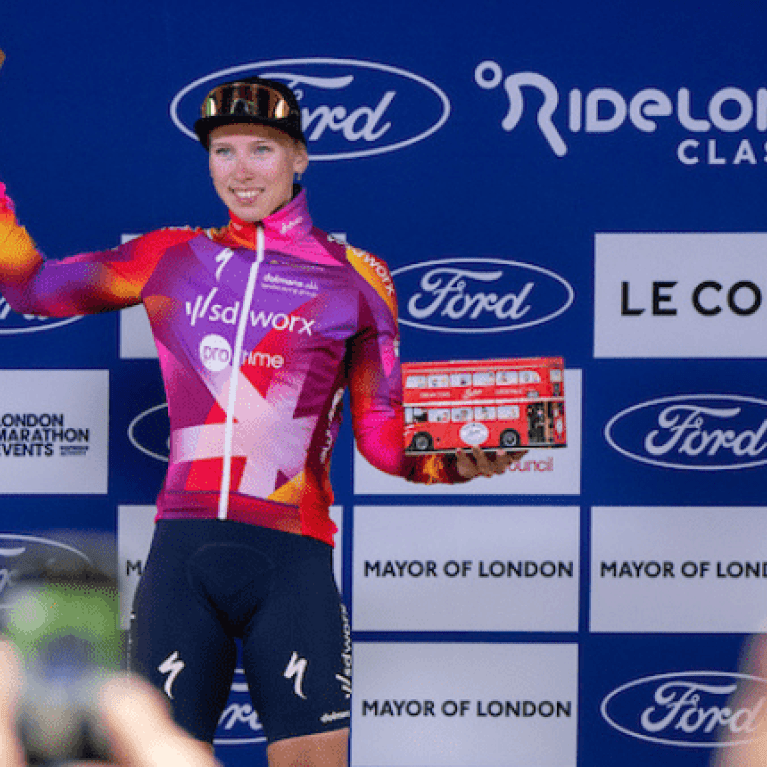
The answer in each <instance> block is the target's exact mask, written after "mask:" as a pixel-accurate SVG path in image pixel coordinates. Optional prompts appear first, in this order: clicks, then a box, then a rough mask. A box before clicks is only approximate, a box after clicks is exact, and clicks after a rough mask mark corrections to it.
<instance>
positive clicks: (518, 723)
mask: <svg viewBox="0 0 767 767" xmlns="http://www.w3.org/2000/svg"><path fill="white" fill-rule="evenodd" d="M354 652H355V656H354V696H353V699H352V706H353V708H352V764H353V765H354V767H380V766H381V765H386V767H413V766H414V765H417V766H418V767H453V766H456V767H457V766H460V767H464V766H465V765H472V767H571V766H572V767H574V765H575V764H576V733H577V720H578V712H577V702H578V648H577V645H572V644H549V645H534V644H447V643H445V644H443V643H439V644H406V643H403V644H385V643H382V644H368V643H364V642H357V643H356V644H355V649H354Z"/></svg>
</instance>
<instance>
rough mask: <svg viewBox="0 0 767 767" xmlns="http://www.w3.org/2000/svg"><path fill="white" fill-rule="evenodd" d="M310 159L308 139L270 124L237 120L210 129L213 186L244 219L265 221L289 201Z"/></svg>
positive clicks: (232, 209)
mask: <svg viewBox="0 0 767 767" xmlns="http://www.w3.org/2000/svg"><path fill="white" fill-rule="evenodd" d="M308 162H309V157H308V155H307V152H306V148H305V147H304V146H303V144H301V143H300V142H298V141H295V140H294V139H292V138H291V137H290V136H288V135H287V134H285V133H283V132H282V131H280V130H277V129H276V128H272V127H269V126H267V125H253V124H250V123H234V124H232V125H224V126H222V127H220V128H216V129H215V130H213V131H211V134H210V150H209V164H210V175H211V177H212V179H213V186H214V187H215V189H216V192H217V193H218V196H219V197H220V198H221V200H222V201H223V202H224V204H225V205H226V206H227V208H229V210H230V211H231V212H232V213H234V214H235V216H237V217H238V218H240V219H241V220H243V221H250V222H254V221H261V220H262V219H264V218H266V217H267V216H269V215H270V214H272V213H274V211H276V210H278V209H279V208H281V207H282V206H283V205H285V204H286V203H287V202H289V201H290V199H291V198H292V196H293V179H294V177H295V174H296V173H303V172H304V170H306V166H307V164H308Z"/></svg>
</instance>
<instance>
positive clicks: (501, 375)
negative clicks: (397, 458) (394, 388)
mask: <svg viewBox="0 0 767 767" xmlns="http://www.w3.org/2000/svg"><path fill="white" fill-rule="evenodd" d="M564 373H565V371H564V361H563V359H562V358H561V357H526V358H520V359H494V360H464V361H451V362H409V363H408V362H405V363H403V364H402V383H403V405H404V410H405V452H406V453H442V452H453V451H455V450H456V449H457V448H471V447H475V446H476V447H480V448H482V449H484V450H497V449H499V448H500V449H504V448H511V449H514V448H525V449H529V448H539V447H540V448H549V447H563V446H565V445H566V444H567V430H566V428H565V376H564Z"/></svg>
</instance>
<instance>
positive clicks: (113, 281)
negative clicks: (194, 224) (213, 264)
mask: <svg viewBox="0 0 767 767" xmlns="http://www.w3.org/2000/svg"><path fill="white" fill-rule="evenodd" d="M2 191H3V190H0V292H2V294H3V296H4V297H5V299H6V300H7V301H8V303H9V304H10V306H11V308H12V309H14V311H17V312H19V313H25V314H38V315H44V316H53V317H64V316H72V315H77V314H94V313H97V312H103V311H109V310H111V309H121V308H124V307H127V306H132V305H134V304H137V303H140V302H141V289H142V287H143V285H144V283H145V282H146V280H147V279H148V277H149V275H150V274H151V271H152V269H153V268H154V265H155V263H156V261H157V259H158V258H159V256H160V255H161V254H162V252H163V251H164V250H166V249H167V247H168V246H169V245H170V244H173V243H175V242H177V241H179V239H188V238H189V237H191V236H193V232H192V230H160V231H158V232H153V233H150V234H147V235H144V236H143V237H140V238H138V239H137V240H133V241H131V242H129V243H126V244H125V245H121V246H119V247H117V248H114V249H113V250H106V251H99V252H93V253H81V254H79V255H75V256H70V257H68V258H64V259H61V260H58V261H57V260H47V259H45V258H43V256H42V255H41V254H40V252H39V251H38V249H37V247H36V246H35V243H34V241H33V240H32V238H31V237H30V235H29V233H28V232H27V230H26V229H25V228H24V227H23V226H21V225H20V224H19V222H18V221H17V219H16V215H15V213H14V211H13V206H12V203H10V200H9V199H8V198H7V197H6V196H3V195H2ZM182 232H183V234H182Z"/></svg>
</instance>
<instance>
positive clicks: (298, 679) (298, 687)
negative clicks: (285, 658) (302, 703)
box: [283, 652, 309, 700]
mask: <svg viewBox="0 0 767 767" xmlns="http://www.w3.org/2000/svg"><path fill="white" fill-rule="evenodd" d="M308 664H309V661H308V660H306V658H302V657H301V656H300V655H299V654H298V653H297V652H294V653H293V655H292V656H291V658H290V661H289V662H288V666H287V668H286V669H285V672H284V673H283V676H284V677H285V679H292V680H293V692H294V693H295V694H296V695H298V697H299V698H303V699H304V700H306V695H304V674H305V673H306V667H307V665H308Z"/></svg>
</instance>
